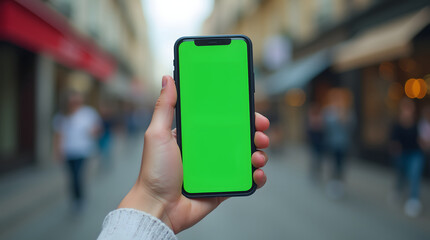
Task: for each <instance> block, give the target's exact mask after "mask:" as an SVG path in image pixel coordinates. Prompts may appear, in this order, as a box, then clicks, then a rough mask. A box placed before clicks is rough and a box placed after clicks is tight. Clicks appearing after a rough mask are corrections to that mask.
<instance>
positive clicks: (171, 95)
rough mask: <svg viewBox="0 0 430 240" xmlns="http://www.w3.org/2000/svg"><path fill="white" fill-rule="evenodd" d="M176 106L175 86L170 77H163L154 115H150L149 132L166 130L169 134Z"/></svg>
mask: <svg viewBox="0 0 430 240" xmlns="http://www.w3.org/2000/svg"><path fill="white" fill-rule="evenodd" d="M175 105H176V86H175V81H174V80H173V78H172V77H171V76H167V75H166V76H163V79H162V88H161V93H160V96H159V97H158V100H157V103H156V104H155V109H154V114H153V115H152V120H151V124H150V125H149V128H150V129H151V130H155V131H158V130H160V131H161V130H167V131H169V132H170V130H171V128H172V122H173V113H174V110H175Z"/></svg>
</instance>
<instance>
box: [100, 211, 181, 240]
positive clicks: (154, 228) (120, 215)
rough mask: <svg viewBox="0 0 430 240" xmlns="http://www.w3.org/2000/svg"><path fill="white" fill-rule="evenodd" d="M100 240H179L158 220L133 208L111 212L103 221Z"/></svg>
mask: <svg viewBox="0 0 430 240" xmlns="http://www.w3.org/2000/svg"><path fill="white" fill-rule="evenodd" d="M98 239H99V240H105V239H124V240H127V239H133V240H134V239H136V240H137V239H152V240H177V238H176V236H175V234H174V233H173V231H172V230H171V229H170V228H169V227H168V226H167V225H166V224H164V223H163V222H162V221H160V220H159V219H158V218H156V217H153V216H152V215H150V214H148V213H146V212H142V211H139V210H136V209H131V208H120V209H117V210H114V211H112V212H110V213H109V214H108V215H107V216H106V218H105V220H104V221H103V229H102V232H101V233H100V235H99V237H98Z"/></svg>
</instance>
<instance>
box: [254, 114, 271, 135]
mask: <svg viewBox="0 0 430 240" xmlns="http://www.w3.org/2000/svg"><path fill="white" fill-rule="evenodd" d="M269 126H270V121H269V119H267V118H266V117H265V116H263V115H262V114H260V113H258V112H255V130H257V131H265V130H267V129H268V128H269Z"/></svg>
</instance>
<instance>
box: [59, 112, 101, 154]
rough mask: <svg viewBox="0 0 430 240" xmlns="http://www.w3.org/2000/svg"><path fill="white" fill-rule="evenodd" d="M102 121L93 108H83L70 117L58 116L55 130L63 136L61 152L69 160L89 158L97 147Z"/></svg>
mask: <svg viewBox="0 0 430 240" xmlns="http://www.w3.org/2000/svg"><path fill="white" fill-rule="evenodd" d="M100 124H101V119H100V116H99V115H98V113H97V112H96V111H95V110H94V109H93V108H91V107H88V106H82V107H80V108H79V109H77V110H76V111H75V112H74V113H72V114H70V115H64V114H57V115H56V116H55V117H54V130H55V131H56V133H57V134H59V135H60V136H61V143H60V150H61V153H62V154H63V157H65V158H66V159H67V160H70V159H75V158H87V157H89V156H90V155H91V153H92V152H93V150H94V147H95V133H96V131H97V129H98V128H99V127H100Z"/></svg>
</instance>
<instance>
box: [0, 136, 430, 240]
mask: <svg viewBox="0 0 430 240" xmlns="http://www.w3.org/2000/svg"><path fill="white" fill-rule="evenodd" d="M115 145H116V147H117V149H119V150H117V151H116V154H115V157H114V159H115V161H114V165H113V168H112V169H111V171H110V172H105V173H101V172H96V171H92V172H91V171H90V172H91V173H92V176H91V178H90V179H89V180H90V181H89V186H88V188H89V190H90V192H89V196H88V197H89V201H88V204H87V206H86V209H85V211H84V212H82V213H81V214H71V212H70V208H69V205H68V197H67V194H66V192H65V189H64V187H65V186H66V182H65V181H64V176H63V174H62V169H61V168H60V167H58V166H57V167H53V168H47V169H27V170H23V171H21V172H18V173H16V174H14V175H10V176H7V177H4V178H1V179H0V194H1V195H0V209H1V211H0V239H9V240H14V239H33V240H38V239H40V240H42V239H43V240H46V239H48V240H49V239H62V240H68V239H95V238H96V237H97V235H98V233H99V231H100V229H101V224H102V221H103V218H104V217H105V216H106V214H107V213H108V212H109V211H111V210H112V209H115V208H116V206H117V204H118V203H119V201H120V200H121V199H122V197H123V196H124V195H125V194H126V193H127V191H128V190H129V188H130V187H131V186H132V185H133V183H134V181H135V179H136V177H137V173H138V170H139V166H140V155H141V150H142V148H141V147H142V141H141V140H136V141H133V142H131V143H130V142H125V141H123V140H119V141H117V142H116V144H115ZM308 157H309V155H308V151H307V148H306V147H304V146H302V145H297V146H289V147H287V148H285V151H284V153H283V154H282V155H281V156H270V161H269V163H268V165H267V167H265V171H266V173H267V175H268V182H267V184H266V186H265V187H264V188H262V189H259V190H258V191H257V192H256V193H255V194H254V195H252V196H250V197H242V198H231V199H229V200H227V201H226V202H224V203H223V204H221V206H220V207H219V208H218V209H217V210H215V211H214V212H213V213H211V214H210V215H209V216H208V217H207V218H205V219H204V220H203V221H202V222H200V223H198V224H197V225H196V226H194V227H192V228H191V229H189V230H186V231H184V232H182V233H180V234H179V239H184V240H185V239H187V240H192V239H206V240H211V239H217V240H218V239H247V240H253V239H319V240H321V239H330V240H333V239H348V240H351V239H357V240H358V239H360V240H361V239H390V240H396V239H399V240H400V239H408V240H411V239H430V211H429V209H430V201H429V200H430V191H429V190H430V186H429V184H428V183H425V184H424V185H423V203H424V208H425V209H424V214H423V215H422V216H421V217H419V218H417V219H410V218H408V217H406V216H404V214H403V211H402V206H401V204H398V205H391V204H388V203H387V195H388V194H389V193H390V190H391V186H392V178H393V174H392V172H391V170H390V169H388V168H384V167H379V166H376V165H372V164H369V163H368V162H364V161H362V160H358V159H351V161H350V162H349V165H348V169H349V170H348V172H347V185H346V187H347V192H346V197H345V198H344V199H342V200H340V201H334V200H331V199H329V198H328V197H327V196H326V195H325V188H324V183H322V184H320V185H314V184H311V182H310V181H309V177H308V172H307V170H308V167H307V166H308V159H309V158H308Z"/></svg>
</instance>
